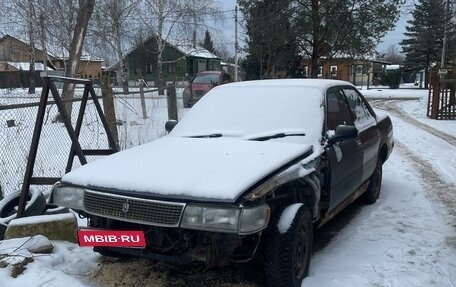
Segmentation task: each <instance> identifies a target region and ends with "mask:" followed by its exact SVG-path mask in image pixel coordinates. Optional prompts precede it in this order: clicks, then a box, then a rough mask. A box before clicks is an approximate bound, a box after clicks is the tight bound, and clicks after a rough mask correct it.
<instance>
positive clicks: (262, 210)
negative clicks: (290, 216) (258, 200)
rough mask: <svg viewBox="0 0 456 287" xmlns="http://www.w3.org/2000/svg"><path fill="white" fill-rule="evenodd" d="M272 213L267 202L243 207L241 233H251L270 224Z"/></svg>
mask: <svg viewBox="0 0 456 287" xmlns="http://www.w3.org/2000/svg"><path fill="white" fill-rule="evenodd" d="M270 215H271V209H270V208H269V205H267V204H263V205H259V206H256V207H254V208H245V209H243V210H242V213H241V224H240V227H239V233H240V234H249V233H254V232H257V231H260V230H262V229H265V228H266V227H267V226H268V223H269V218H270Z"/></svg>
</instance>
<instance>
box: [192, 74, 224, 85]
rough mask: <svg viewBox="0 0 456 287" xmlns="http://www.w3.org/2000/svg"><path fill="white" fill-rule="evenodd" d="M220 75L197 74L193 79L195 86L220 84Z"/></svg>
mask: <svg viewBox="0 0 456 287" xmlns="http://www.w3.org/2000/svg"><path fill="white" fill-rule="evenodd" d="M218 81H219V74H197V75H196V76H195V78H194V79H193V81H192V83H193V84H214V83H217V84H218Z"/></svg>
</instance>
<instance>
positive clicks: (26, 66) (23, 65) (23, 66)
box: [5, 62, 44, 71]
mask: <svg viewBox="0 0 456 287" xmlns="http://www.w3.org/2000/svg"><path fill="white" fill-rule="evenodd" d="M5 63H7V64H8V65H10V66H13V67H15V68H16V69H18V70H22V71H29V70H30V62H5ZM35 71H44V65H43V63H39V62H36V63H35Z"/></svg>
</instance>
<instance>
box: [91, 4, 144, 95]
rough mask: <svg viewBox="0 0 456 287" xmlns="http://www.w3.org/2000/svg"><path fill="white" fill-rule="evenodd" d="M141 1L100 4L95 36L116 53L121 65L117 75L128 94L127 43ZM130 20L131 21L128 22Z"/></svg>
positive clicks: (96, 18)
mask: <svg viewBox="0 0 456 287" xmlns="http://www.w3.org/2000/svg"><path fill="white" fill-rule="evenodd" d="M139 1H140V0H104V1H100V2H98V6H97V8H96V11H95V12H94V13H95V14H96V17H95V22H96V25H95V26H94V30H93V34H94V36H95V37H98V38H99V39H102V41H103V42H104V44H106V45H108V46H109V47H110V48H111V49H112V50H114V51H115V54H116V59H117V61H118V63H119V66H118V69H117V75H118V76H120V79H119V80H120V81H119V82H121V84H122V87H123V91H124V92H128V79H127V74H126V69H125V62H124V51H125V42H126V40H127V38H128V37H129V36H130V31H131V30H132V29H134V27H133V26H135V24H136V25H137V24H138V23H136V22H133V21H131V20H132V15H133V13H134V12H135V11H136V7H137V5H138V3H139ZM128 20H130V21H128Z"/></svg>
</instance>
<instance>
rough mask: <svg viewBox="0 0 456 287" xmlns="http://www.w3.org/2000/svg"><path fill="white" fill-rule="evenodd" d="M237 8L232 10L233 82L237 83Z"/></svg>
mask: <svg viewBox="0 0 456 287" xmlns="http://www.w3.org/2000/svg"><path fill="white" fill-rule="evenodd" d="M237 11H238V6H237V5H236V7H235V8H234V81H235V82H237V81H238V15H237Z"/></svg>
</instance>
